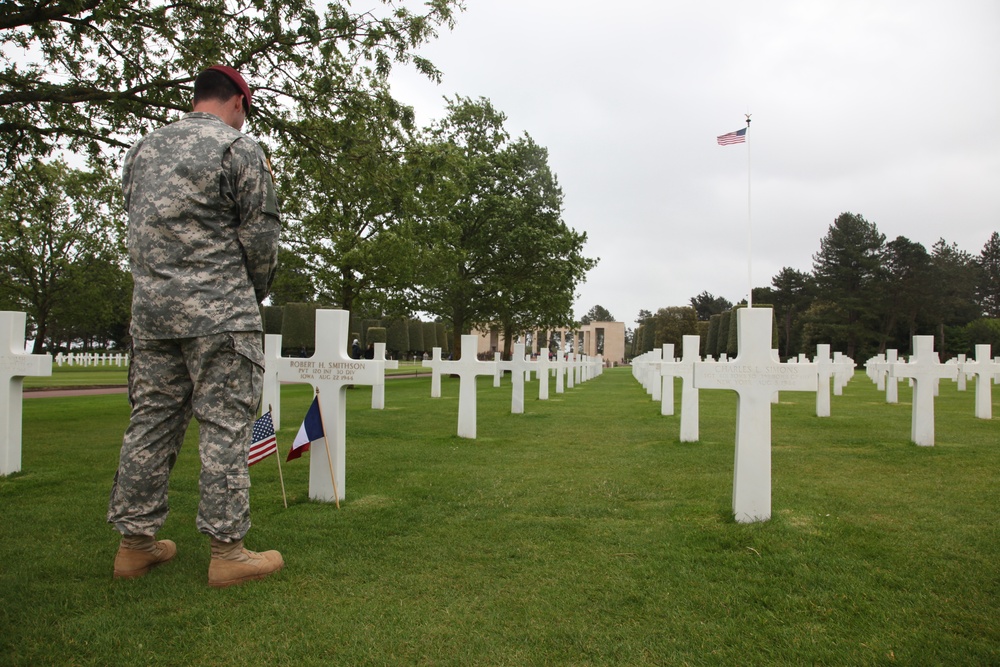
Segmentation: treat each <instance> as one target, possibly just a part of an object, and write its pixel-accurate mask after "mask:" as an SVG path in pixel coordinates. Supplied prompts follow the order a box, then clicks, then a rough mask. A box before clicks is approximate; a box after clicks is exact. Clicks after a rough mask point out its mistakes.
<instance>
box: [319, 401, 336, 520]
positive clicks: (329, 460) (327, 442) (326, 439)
mask: <svg viewBox="0 0 1000 667" xmlns="http://www.w3.org/2000/svg"><path fill="white" fill-rule="evenodd" d="M316 406H317V407H318V408H319V423H320V424H321V425H322V426H323V443H324V444H325V445H326V462H327V463H329V464H330V481H331V482H333V500H334V501H335V502H336V503H337V509H340V492H339V491H337V477H336V476H335V475H334V474H333V455H332V454H330V434H329V433H327V432H326V420H325V419H323V401H321V400H320V397H319V387H316Z"/></svg>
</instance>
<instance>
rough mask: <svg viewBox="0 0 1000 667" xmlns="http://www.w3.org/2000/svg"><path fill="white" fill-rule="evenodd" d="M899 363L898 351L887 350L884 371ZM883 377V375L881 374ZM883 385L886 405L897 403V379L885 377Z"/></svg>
mask: <svg viewBox="0 0 1000 667" xmlns="http://www.w3.org/2000/svg"><path fill="white" fill-rule="evenodd" d="M897 363H899V351H898V350H894V349H892V348H889V349H888V350H886V351H885V369H886V371H888V369H889V368H892V366H893V364H897ZM883 377H885V373H883ZM883 382H884V385H885V402H886V403H899V379H898V378H895V377H886V378H885V380H884V381H883Z"/></svg>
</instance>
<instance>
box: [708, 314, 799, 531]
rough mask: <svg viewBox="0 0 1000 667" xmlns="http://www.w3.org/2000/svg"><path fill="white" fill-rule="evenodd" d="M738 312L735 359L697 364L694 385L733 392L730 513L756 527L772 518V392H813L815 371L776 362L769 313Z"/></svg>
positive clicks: (742, 521) (741, 521)
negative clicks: (731, 501)
mask: <svg viewBox="0 0 1000 667" xmlns="http://www.w3.org/2000/svg"><path fill="white" fill-rule="evenodd" d="M736 313H737V315H736V316H737V326H736V331H737V338H738V341H739V345H738V347H739V351H738V354H737V356H736V359H734V360H732V361H731V362H729V363H705V362H696V363H695V365H694V386H695V387H696V388H698V389H732V390H733V391H735V392H736V393H737V396H738V398H737V408H736V420H737V423H736V464H735V474H734V477H733V514H734V516H735V518H736V521H737V522H739V523H754V522H757V521H767V520H768V519H770V518H771V399H772V397H773V396H774V393H775V392H776V391H816V367H815V365H814V364H809V363H806V364H801V363H800V364H782V363H778V362H776V361H775V360H774V358H773V357H772V354H771V318H772V314H771V313H772V310H771V309H770V308H740V309H739V310H737V311H736Z"/></svg>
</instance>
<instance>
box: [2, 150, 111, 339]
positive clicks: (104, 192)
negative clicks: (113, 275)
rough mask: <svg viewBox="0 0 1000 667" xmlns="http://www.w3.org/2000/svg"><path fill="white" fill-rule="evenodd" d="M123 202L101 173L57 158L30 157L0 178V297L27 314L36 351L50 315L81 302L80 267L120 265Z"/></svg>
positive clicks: (108, 180) (48, 324)
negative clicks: (1, 274)
mask: <svg viewBox="0 0 1000 667" xmlns="http://www.w3.org/2000/svg"><path fill="white" fill-rule="evenodd" d="M120 199H121V197H120V193H119V190H118V188H117V186H116V185H115V184H113V181H112V179H110V178H109V177H108V175H107V174H106V173H103V172H85V171H79V170H75V169H70V168H69V167H68V166H67V165H66V164H65V163H64V162H61V161H56V162H52V163H48V164H47V163H44V162H42V161H40V160H31V161H30V162H28V163H27V164H25V165H23V166H21V167H18V168H16V169H14V170H13V171H12V172H11V173H10V175H9V176H8V177H7V178H4V179H3V180H2V181H0V270H2V271H3V272H4V274H5V276H6V278H5V279H4V280H3V281H0V294H2V295H3V297H2V300H3V301H6V302H7V303H11V304H16V307H17V308H18V309H19V310H24V311H25V312H26V313H27V314H28V317H29V319H30V322H31V325H32V326H33V332H32V333H33V335H34V338H35V342H34V353H35V354H38V353H40V352H41V351H42V347H43V345H44V344H45V342H46V339H47V336H48V335H49V326H50V324H51V317H52V315H53V313H54V312H57V311H58V309H59V308H61V307H62V308H64V311H63V312H64V313H65V312H66V310H65V309H66V308H68V307H69V306H70V305H72V304H70V302H71V301H72V300H73V299H78V298H79V297H80V291H79V290H80V289H81V288H82V284H81V283H80V280H81V279H82V278H81V277H82V276H83V275H84V274H85V273H86V271H83V267H85V266H87V265H89V264H93V263H95V262H97V263H100V262H107V263H110V264H112V265H120V264H121V262H122V258H123V248H122V245H121V236H122V234H121V229H120V224H121V221H122V219H123V217H124V216H123V214H122V212H121V205H120V201H119V200H120ZM76 305H79V304H76ZM68 325H69V322H66V321H65V320H64V321H63V328H64V329H66V328H67V326H68Z"/></svg>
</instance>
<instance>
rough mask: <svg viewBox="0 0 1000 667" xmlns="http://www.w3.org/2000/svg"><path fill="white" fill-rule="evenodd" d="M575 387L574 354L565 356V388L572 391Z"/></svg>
mask: <svg viewBox="0 0 1000 667" xmlns="http://www.w3.org/2000/svg"><path fill="white" fill-rule="evenodd" d="M575 385H576V352H570V353H569V354H568V355H566V388H567V389H572V388H573V387H574V386H575Z"/></svg>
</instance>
